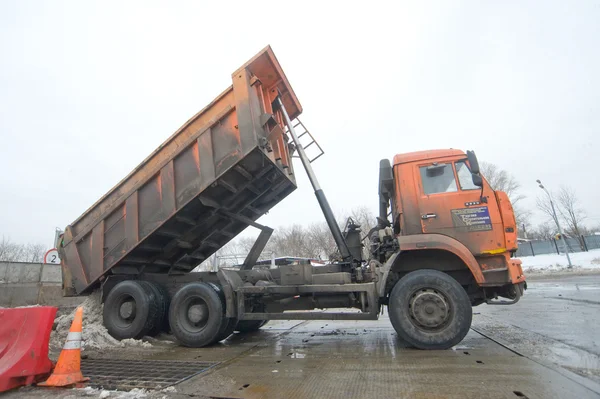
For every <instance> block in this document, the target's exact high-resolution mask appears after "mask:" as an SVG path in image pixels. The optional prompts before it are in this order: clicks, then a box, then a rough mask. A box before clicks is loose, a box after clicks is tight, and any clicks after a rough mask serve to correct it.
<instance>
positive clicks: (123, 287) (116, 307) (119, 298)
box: [102, 280, 159, 340]
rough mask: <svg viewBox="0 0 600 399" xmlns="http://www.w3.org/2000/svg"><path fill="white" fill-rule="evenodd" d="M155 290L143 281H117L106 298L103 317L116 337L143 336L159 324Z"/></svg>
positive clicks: (110, 332) (137, 337) (136, 337)
mask: <svg viewBox="0 0 600 399" xmlns="http://www.w3.org/2000/svg"><path fill="white" fill-rule="evenodd" d="M157 300H158V298H157V297H156V295H155V293H154V292H153V291H152V290H151V289H149V287H147V286H145V284H144V282H143V281H134V280H127V281H122V282H120V283H119V284H117V285H116V286H115V287H114V288H113V289H112V290H111V291H110V292H109V293H108V295H107V297H106V300H105V301H104V308H103V311H102V318H103V321H104V326H105V327H106V329H107V330H108V333H109V334H110V335H111V336H112V337H114V338H116V339H119V340H121V339H127V338H134V339H140V338H142V337H143V336H145V335H148V333H149V332H150V331H151V330H152V329H154V328H155V326H156V323H157V320H158V315H159V309H158V304H157Z"/></svg>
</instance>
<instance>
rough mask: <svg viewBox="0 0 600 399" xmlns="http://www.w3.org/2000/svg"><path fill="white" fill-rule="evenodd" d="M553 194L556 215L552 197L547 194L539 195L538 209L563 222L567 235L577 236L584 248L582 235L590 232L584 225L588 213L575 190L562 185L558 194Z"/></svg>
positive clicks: (552, 218)
mask: <svg viewBox="0 0 600 399" xmlns="http://www.w3.org/2000/svg"><path fill="white" fill-rule="evenodd" d="M551 195H552V197H553V198H554V208H555V210H556V217H555V216H554V212H553V211H552V204H551V203H550V198H549V197H548V196H546V195H542V196H539V197H537V200H536V203H537V207H538V209H539V210H540V211H542V212H543V213H544V214H545V215H546V216H547V217H548V218H549V219H550V220H552V221H553V222H554V223H555V224H556V223H557V222H560V223H562V227H563V231H564V233H565V234H566V235H567V236H570V237H575V238H577V239H578V240H579V245H580V246H581V248H584V244H583V241H582V239H581V236H582V235H583V234H588V233H589V229H587V228H586V227H585V226H584V225H583V222H584V220H585V219H586V214H585V211H584V210H583V209H582V208H581V206H580V204H579V199H578V198H577V194H576V193H575V190H573V189H572V188H571V187H568V186H561V188H560V190H559V192H558V194H557V195H554V194H552V193H551ZM557 218H558V220H557Z"/></svg>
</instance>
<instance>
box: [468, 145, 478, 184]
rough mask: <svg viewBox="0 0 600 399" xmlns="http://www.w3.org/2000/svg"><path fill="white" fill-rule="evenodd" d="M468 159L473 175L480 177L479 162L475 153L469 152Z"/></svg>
mask: <svg viewBox="0 0 600 399" xmlns="http://www.w3.org/2000/svg"><path fill="white" fill-rule="evenodd" d="M467 159H468V160H469V166H471V173H473V174H475V175H478V174H479V162H478V161H477V156H476V155H475V152H473V151H467ZM473 183H475V180H473ZM475 184H476V183H475Z"/></svg>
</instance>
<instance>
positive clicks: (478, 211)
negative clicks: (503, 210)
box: [414, 160, 505, 255]
mask: <svg viewBox="0 0 600 399" xmlns="http://www.w3.org/2000/svg"><path fill="white" fill-rule="evenodd" d="M414 172H415V182H417V187H416V190H417V193H418V201H419V211H420V213H421V227H422V232H423V233H424V234H430V233H436V234H443V235H446V236H450V237H453V238H455V239H456V240H458V241H460V242H461V243H463V244H464V245H465V246H466V247H467V248H468V249H469V250H470V251H471V253H473V254H474V255H478V254H484V253H485V254H492V253H495V252H501V251H502V250H504V248H505V244H504V233H503V225H502V219H501V216H500V212H499V210H498V205H497V203H496V201H495V196H494V192H493V190H492V189H491V188H490V187H489V185H488V184H487V182H485V181H484V187H483V198H484V201H481V194H482V190H481V188H480V187H477V186H475V185H474V184H473V180H472V177H471V171H470V170H469V167H468V165H467V162H466V160H459V161H455V160H448V161H440V162H428V163H422V164H417V165H416V168H415V171H414ZM485 201H487V202H485Z"/></svg>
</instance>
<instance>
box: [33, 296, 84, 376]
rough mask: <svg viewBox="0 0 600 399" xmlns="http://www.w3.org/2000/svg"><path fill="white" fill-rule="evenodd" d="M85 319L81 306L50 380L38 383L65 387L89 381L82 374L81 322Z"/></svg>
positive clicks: (76, 312)
mask: <svg viewBox="0 0 600 399" xmlns="http://www.w3.org/2000/svg"><path fill="white" fill-rule="evenodd" d="M82 321H83V308H82V307H81V306H80V307H78V308H77V310H76V311H75V318H74V319H73V323H72V324H71V329H70V330H69V335H67V341H66V342H65V346H63V350H62V351H61V352H60V356H59V357H58V362H56V367H55V368H54V371H53V372H52V375H51V376H50V378H48V380H46V381H45V382H42V383H40V384H38V385H39V386H43V387H64V386H67V385H73V384H76V383H78V382H83V381H89V378H85V377H84V376H83V374H81V324H82Z"/></svg>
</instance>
